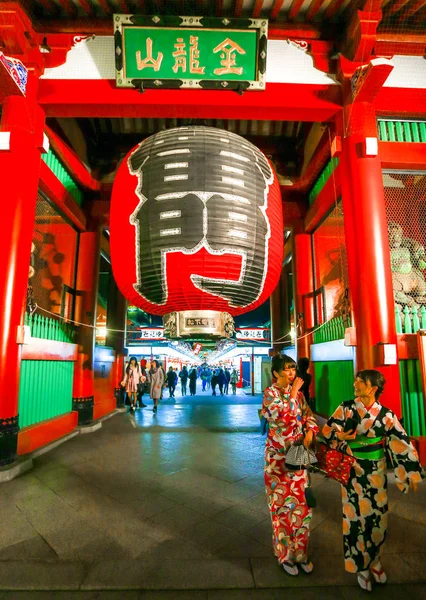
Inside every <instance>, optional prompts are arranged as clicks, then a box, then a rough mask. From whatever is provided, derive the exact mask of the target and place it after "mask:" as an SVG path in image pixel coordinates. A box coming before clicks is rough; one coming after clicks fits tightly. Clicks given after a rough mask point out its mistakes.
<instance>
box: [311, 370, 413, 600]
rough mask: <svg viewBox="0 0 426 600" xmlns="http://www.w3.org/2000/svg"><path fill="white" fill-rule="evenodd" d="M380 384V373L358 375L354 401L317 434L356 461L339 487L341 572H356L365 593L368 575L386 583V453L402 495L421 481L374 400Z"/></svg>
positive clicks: (395, 427) (401, 438)
mask: <svg viewBox="0 0 426 600" xmlns="http://www.w3.org/2000/svg"><path fill="white" fill-rule="evenodd" d="M385 383H386V382H385V378H384V377H383V375H382V373H380V371H375V370H373V369H371V370H364V371H359V372H358V373H357V374H356V377H355V382H354V396H355V399H354V400H348V401H347V402H343V404H341V405H340V406H338V408H337V409H336V410H335V412H334V414H333V415H332V417H330V419H329V420H328V422H327V423H326V425H324V428H323V430H322V433H323V435H324V437H325V438H326V440H328V443H329V445H330V446H331V447H333V448H336V449H338V450H341V451H342V452H345V453H347V454H349V455H352V456H353V457H354V458H355V459H356V461H355V462H354V464H353V466H352V469H351V472H350V477H349V481H348V483H347V484H346V485H342V500H343V546H344V554H345V569H346V571H349V572H350V573H356V574H357V578H358V584H359V586H360V587H361V588H362V589H363V590H367V591H368V592H371V590H372V579H371V576H373V577H374V580H375V581H376V582H377V583H386V580H387V577H386V573H385V571H384V570H383V567H382V565H381V563H380V550H381V547H382V545H383V543H384V541H385V537H386V528H387V517H388V498H387V475H386V469H387V464H386V454H387V455H388V457H389V458H390V462H391V465H392V466H393V468H394V472H395V479H396V484H397V486H398V488H399V489H400V490H401V491H402V492H404V493H407V492H408V490H409V488H410V487H411V488H412V489H413V490H414V491H416V489H417V484H418V483H419V482H420V481H421V479H422V475H421V467H420V464H419V457H418V455H417V452H416V450H415V449H414V446H413V445H412V443H411V442H410V438H409V437H408V435H407V434H406V432H405V431H404V429H403V427H402V425H401V423H400V422H399V421H398V418H397V417H396V415H395V414H394V413H393V412H392V411H391V410H389V409H388V408H386V407H385V406H382V405H381V404H380V402H379V397H380V395H381V393H382V392H383V389H384V385H385Z"/></svg>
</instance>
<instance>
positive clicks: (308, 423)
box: [261, 384, 318, 564]
mask: <svg viewBox="0 0 426 600" xmlns="http://www.w3.org/2000/svg"><path fill="white" fill-rule="evenodd" d="M290 392H291V387H290V386H288V387H287V388H286V389H282V388H281V387H279V386H278V385H276V384H274V385H272V386H271V387H269V388H267V389H266V390H265V395H264V399H263V405H262V412H261V414H262V416H264V417H265V419H266V420H267V421H268V425H269V431H268V436H267V439H266V445H265V474H264V476H265V488H266V494H267V498H268V504H269V511H270V515H271V521H272V540H273V542H272V543H273V548H274V553H275V556H276V557H277V558H278V562H279V563H280V564H281V563H283V562H286V561H294V562H304V561H306V560H307V546H308V538H309V523H310V521H311V519H312V509H310V508H309V507H308V506H307V504H306V498H305V487H306V485H307V484H308V472H307V471H306V470H299V471H288V470H287V468H286V466H285V452H286V450H288V448H289V447H290V445H291V444H293V443H294V442H301V441H302V439H303V429H304V430H305V431H308V430H312V431H313V432H314V434H316V433H318V426H317V423H316V421H315V418H314V416H313V414H312V411H311V409H310V408H309V406H308V404H307V403H306V401H305V398H304V396H303V394H302V393H301V392H298V394H297V397H296V398H295V399H292V398H290Z"/></svg>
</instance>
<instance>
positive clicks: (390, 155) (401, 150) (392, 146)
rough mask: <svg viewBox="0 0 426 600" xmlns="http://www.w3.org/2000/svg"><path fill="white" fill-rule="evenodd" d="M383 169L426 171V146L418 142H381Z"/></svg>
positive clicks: (380, 151)
mask: <svg viewBox="0 0 426 600" xmlns="http://www.w3.org/2000/svg"><path fill="white" fill-rule="evenodd" d="M379 153H380V159H381V161H382V167H383V169H407V170H413V171H417V170H425V169H426V144H422V143H416V142H379Z"/></svg>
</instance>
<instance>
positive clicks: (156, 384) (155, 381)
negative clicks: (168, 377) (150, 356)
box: [149, 360, 164, 413]
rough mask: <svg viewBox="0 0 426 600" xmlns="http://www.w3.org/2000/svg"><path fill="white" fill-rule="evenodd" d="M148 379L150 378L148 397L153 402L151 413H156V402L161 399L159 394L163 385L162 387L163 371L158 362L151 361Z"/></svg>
mask: <svg viewBox="0 0 426 600" xmlns="http://www.w3.org/2000/svg"><path fill="white" fill-rule="evenodd" d="M150 378H151V383H150V391H149V395H150V397H151V399H152V400H153V402H154V408H153V409H152V412H154V413H156V412H157V406H158V401H159V399H160V398H161V394H162V391H163V385H164V371H163V369H162V367H161V365H160V363H159V362H158V360H153V361H152V366H151V370H150Z"/></svg>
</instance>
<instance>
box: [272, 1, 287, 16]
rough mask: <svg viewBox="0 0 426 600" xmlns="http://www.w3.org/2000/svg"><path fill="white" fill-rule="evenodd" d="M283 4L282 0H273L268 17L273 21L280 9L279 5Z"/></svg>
mask: <svg viewBox="0 0 426 600" xmlns="http://www.w3.org/2000/svg"><path fill="white" fill-rule="evenodd" d="M283 4H284V0H275V1H274V5H273V7H272V10H271V16H270V17H269V18H270V19H271V20H272V21H274V20H275V19H276V18H277V17H278V15H279V14H280V10H281V7H282V5H283Z"/></svg>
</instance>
